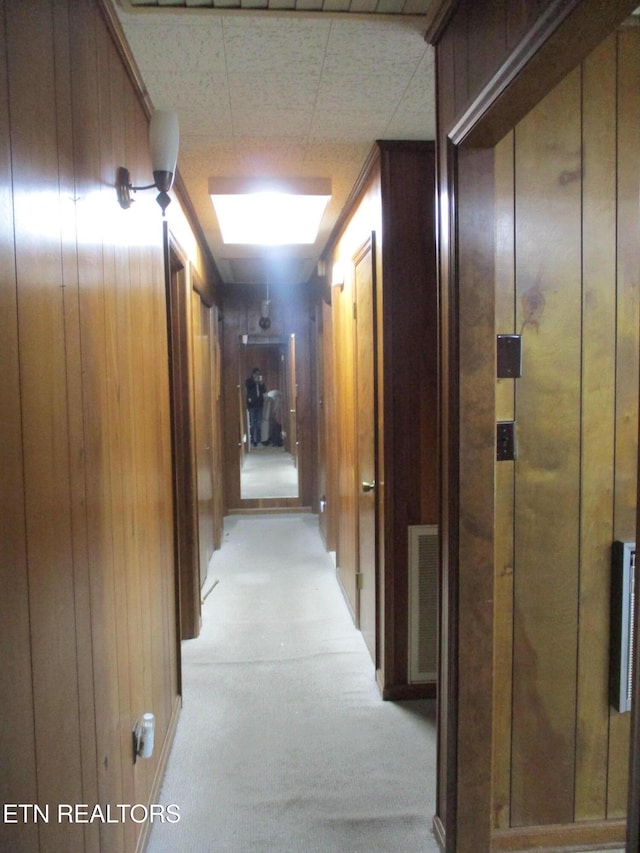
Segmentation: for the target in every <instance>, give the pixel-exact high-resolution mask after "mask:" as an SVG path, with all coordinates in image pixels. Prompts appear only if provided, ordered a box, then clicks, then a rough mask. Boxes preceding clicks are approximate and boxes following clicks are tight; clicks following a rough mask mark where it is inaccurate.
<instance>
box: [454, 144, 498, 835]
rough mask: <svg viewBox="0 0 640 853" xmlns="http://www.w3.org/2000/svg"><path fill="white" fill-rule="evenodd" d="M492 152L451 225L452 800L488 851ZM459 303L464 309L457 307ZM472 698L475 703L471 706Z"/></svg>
mask: <svg viewBox="0 0 640 853" xmlns="http://www.w3.org/2000/svg"><path fill="white" fill-rule="evenodd" d="M493 165H494V163H493V152H492V151H491V150H487V151H468V152H465V154H464V156H462V157H461V158H460V161H459V173H458V179H459V181H460V184H461V185H462V184H463V183H464V185H465V187H466V190H465V192H464V193H461V194H460V195H459V197H458V228H459V232H460V234H464V235H465V236H466V237H468V238H469V239H470V240H471V241H472V246H473V250H472V252H471V254H470V256H469V257H468V258H467V259H466V261H465V262H464V263H462V262H461V264H460V279H459V282H460V285H459V286H460V300H461V301H460V307H461V312H460V324H461V328H464V329H465V335H464V337H463V338H462V340H461V344H462V345H461V351H460V387H459V393H460V407H461V409H462V410H464V411H467V412H470V413H471V414H472V417H471V418H470V419H469V420H467V422H466V423H465V424H463V425H461V430H460V445H459V454H460V455H459V465H460V472H461V477H460V496H459V498H460V528H459V536H458V541H459V553H460V579H461V586H460V590H459V594H458V606H459V624H458V631H457V632H458V656H459V681H458V688H457V689H458V692H459V701H460V704H461V706H464V707H472V706H473V708H474V711H473V714H472V715H470V716H469V717H468V718H466V719H464V720H461V721H460V723H459V727H458V737H459V743H460V748H461V751H462V752H463V753H464V754H465V755H467V756H468V757H469V760H468V761H467V762H465V763H464V764H461V765H460V766H459V775H460V780H461V784H463V785H464V788H465V790H466V792H467V795H466V797H465V799H464V800H463V801H460V802H458V804H457V822H458V826H457V836H456V844H457V845H458V847H457V848H456V849H459V850H472V849H474V848H475V849H487V847H488V840H489V834H490V830H491V758H492V756H491V725H492V719H491V708H490V705H488V704H480V703H477V701H476V698H477V697H478V696H491V694H492V686H493V673H492V671H491V667H490V666H489V667H487V666H486V665H483V664H484V661H487V660H488V661H491V660H492V647H493V636H492V627H493V625H492V622H493V558H494V554H493V522H494V512H493V501H494V494H493V491H494V485H493V473H494V464H495V439H494V433H493V429H492V430H491V431H489V430H487V429H486V425H487V424H493V422H494V419H495V344H494V340H495V306H494V301H495V300H494V290H493V288H486V287H484V286H483V283H484V282H486V281H493V280H494V263H495V250H494V239H495V238H494V233H493V221H494V210H493V202H494V198H493ZM463 306H464V307H463ZM474 703H475V704H474Z"/></svg>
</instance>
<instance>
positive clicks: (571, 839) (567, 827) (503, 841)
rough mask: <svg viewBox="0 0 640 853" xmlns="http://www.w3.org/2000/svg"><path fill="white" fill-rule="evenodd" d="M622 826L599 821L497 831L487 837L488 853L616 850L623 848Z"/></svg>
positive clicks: (623, 832) (617, 823)
mask: <svg viewBox="0 0 640 853" xmlns="http://www.w3.org/2000/svg"><path fill="white" fill-rule="evenodd" d="M626 826H627V823H626V821H625V820H603V821H584V822H580V823H572V824H552V825H549V826H520V827H511V828H510V829H497V830H494V831H493V832H492V834H491V851H492V853H502V851H509V853H521V851H527V850H540V849H544V850H545V851H548V853H553V851H554V850H566V849H567V848H568V847H570V848H571V849H576V848H579V849H580V850H588V849H589V848H591V849H592V850H596V849H598V850H601V849H602V848H603V847H604V848H607V847H608V848H619V847H620V846H621V845H623V844H624V839H625V833H626Z"/></svg>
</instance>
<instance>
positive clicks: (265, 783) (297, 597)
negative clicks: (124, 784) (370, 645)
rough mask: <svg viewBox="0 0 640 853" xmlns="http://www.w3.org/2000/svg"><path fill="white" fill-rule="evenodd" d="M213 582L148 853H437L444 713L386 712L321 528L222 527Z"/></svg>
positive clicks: (281, 523)
mask: <svg viewBox="0 0 640 853" xmlns="http://www.w3.org/2000/svg"><path fill="white" fill-rule="evenodd" d="M214 579H217V580H219V583H218V584H217V585H216V586H215V588H214V589H213V591H212V592H211V594H210V595H208V597H207V598H206V601H205V605H204V608H203V630H202V633H201V636H200V637H199V638H198V639H197V640H190V641H188V642H186V643H184V644H183V692H184V707H183V710H182V714H181V717H180V720H179V724H178V731H177V734H176V740H175V743H174V746H173V750H172V754H171V757H170V760H169V767H168V771H167V774H166V777H165V780H164V784H163V787H162V791H161V794H160V797H159V800H158V801H159V802H161V803H164V804H169V803H175V804H177V805H178V806H179V808H180V821H179V822H178V823H173V824H169V823H164V824H162V823H154V825H153V829H152V832H151V837H150V842H149V846H148V851H149V853H209V851H211V853H214V852H215V853H232V851H233V853H248V851H259V853H376V851H380V853H407V851H411V853H418V852H419V851H421V853H435V851H437V850H438V847H437V845H436V842H435V840H434V838H433V835H432V833H431V818H432V815H433V813H434V796H435V794H434V791H435V757H436V747H435V707H434V703H432V702H422V701H420V702H403V703H391V702H382V700H381V699H380V696H379V692H378V689H377V687H376V685H375V682H374V673H373V665H372V663H371V659H370V657H369V654H368V652H367V649H366V647H365V645H364V642H363V640H362V637H361V635H360V633H359V632H358V631H356V629H355V628H354V627H353V623H352V621H351V618H350V616H349V614H348V611H347V608H346V605H345V603H344V600H343V598H342V595H341V593H340V591H339V589H338V585H337V582H336V579H335V569H334V567H333V565H332V562H331V559H330V557H329V556H328V555H327V553H326V552H325V550H324V547H323V545H322V542H321V539H320V536H319V533H318V524H317V517H316V516H313V515H302V514H300V515H279V516H249V517H247V516H241V517H240V516H237V517H230V518H227V519H225V537H224V544H223V547H222V548H221V549H220V550H219V551H217V552H216V554H215V555H214V557H213V559H212V562H211V565H210V567H209V582H208V584H207V587H209V586H210V585H211V584H212V583H213V580H214ZM206 592H207V589H206V588H205V593H206Z"/></svg>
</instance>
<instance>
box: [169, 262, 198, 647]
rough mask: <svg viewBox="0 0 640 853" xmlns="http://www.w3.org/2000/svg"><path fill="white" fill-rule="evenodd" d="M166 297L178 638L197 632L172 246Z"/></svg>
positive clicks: (189, 426)
mask: <svg viewBox="0 0 640 853" xmlns="http://www.w3.org/2000/svg"><path fill="white" fill-rule="evenodd" d="M169 297H170V298H169V324H170V337H169V346H170V359H169V360H170V373H171V416H172V444H173V487H174V499H175V500H174V505H175V510H174V511H175V527H176V534H175V535H176V562H177V575H178V586H179V590H180V596H179V598H180V635H181V638H182V639H183V640H187V639H192V638H193V637H197V636H198V634H199V633H200V570H199V547H198V515H197V496H196V488H197V485H196V483H197V480H196V465H195V451H194V446H193V444H194V430H193V421H194V414H193V370H192V365H191V347H190V345H189V338H190V333H191V319H190V314H191V300H190V299H189V295H188V292H187V281H186V273H185V265H184V263H183V261H182V260H181V259H180V258H179V257H178V255H177V253H176V252H175V251H174V250H173V248H172V249H171V254H170V287H169Z"/></svg>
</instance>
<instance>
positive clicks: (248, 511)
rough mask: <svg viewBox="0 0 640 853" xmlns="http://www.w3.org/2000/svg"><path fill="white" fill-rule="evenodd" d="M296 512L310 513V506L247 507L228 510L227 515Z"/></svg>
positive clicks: (288, 513)
mask: <svg viewBox="0 0 640 853" xmlns="http://www.w3.org/2000/svg"><path fill="white" fill-rule="evenodd" d="M298 512H303V513H312V512H313V510H312V509H311V507H310V506H274V507H248V508H247V509H228V510H227V515H283V514H286V515H295V514H296V513H298Z"/></svg>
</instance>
